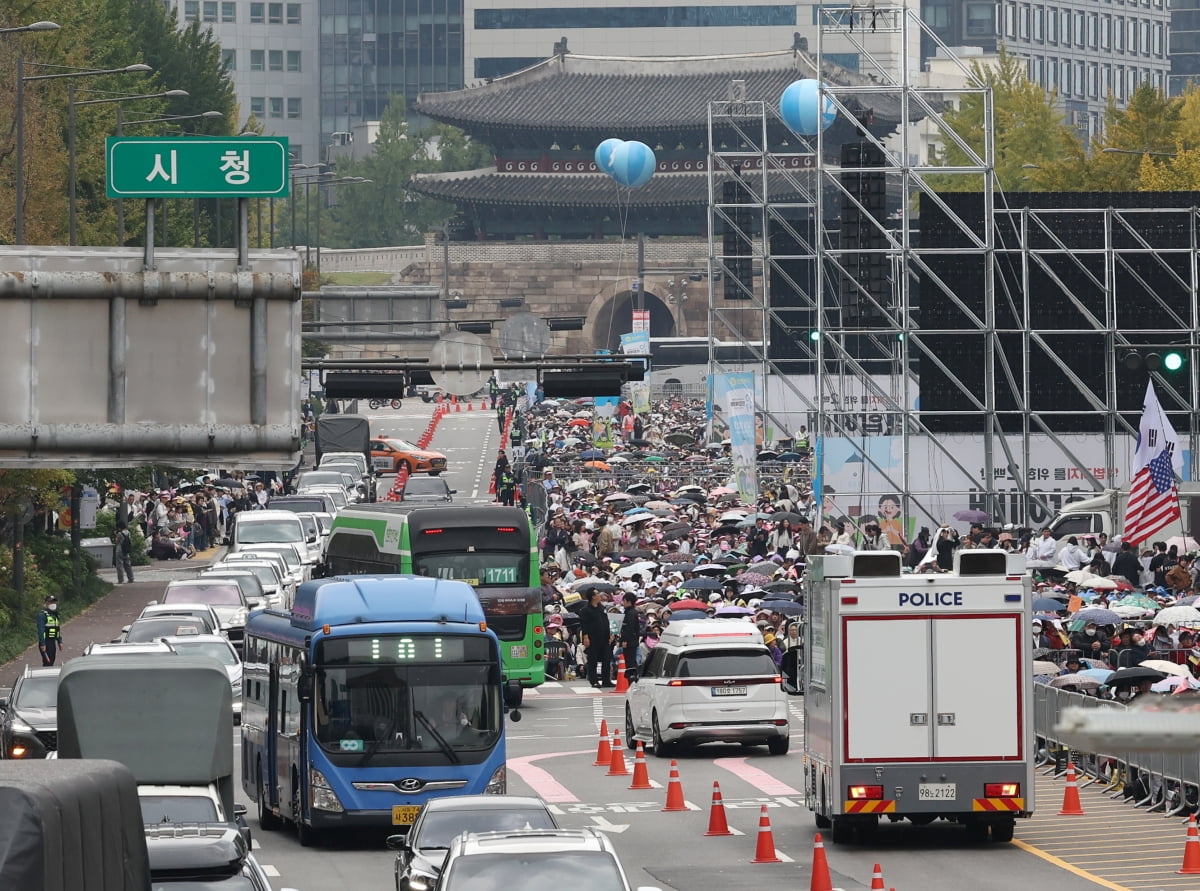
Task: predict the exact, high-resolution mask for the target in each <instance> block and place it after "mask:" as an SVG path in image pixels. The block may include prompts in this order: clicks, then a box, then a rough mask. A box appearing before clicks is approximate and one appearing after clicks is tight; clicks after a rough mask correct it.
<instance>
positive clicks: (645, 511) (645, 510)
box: [624, 504, 650, 517]
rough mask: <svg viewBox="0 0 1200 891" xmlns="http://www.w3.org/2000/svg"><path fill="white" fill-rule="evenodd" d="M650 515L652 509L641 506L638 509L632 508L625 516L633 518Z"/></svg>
mask: <svg viewBox="0 0 1200 891" xmlns="http://www.w3.org/2000/svg"><path fill="white" fill-rule="evenodd" d="M648 513H650V509H649V508H648V507H642V506H641V505H640V504H639V505H638V506H637V507H631V508H629V510H627V511H625V513H624V516H626V517H632V516H633V515H634V514H648Z"/></svg>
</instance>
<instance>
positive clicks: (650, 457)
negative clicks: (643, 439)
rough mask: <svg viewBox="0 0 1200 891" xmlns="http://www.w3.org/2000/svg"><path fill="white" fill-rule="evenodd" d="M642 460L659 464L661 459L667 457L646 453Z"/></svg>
mask: <svg viewBox="0 0 1200 891" xmlns="http://www.w3.org/2000/svg"><path fill="white" fill-rule="evenodd" d="M642 460H643V461H645V462H647V463H648V464H661V463H662V462H663V461H666V460H667V457H666V455H647V456H646V457H645V458H643V459H642Z"/></svg>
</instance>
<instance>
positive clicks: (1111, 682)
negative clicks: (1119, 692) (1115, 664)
mask: <svg viewBox="0 0 1200 891" xmlns="http://www.w3.org/2000/svg"><path fill="white" fill-rule="evenodd" d="M1164 677H1166V674H1164V673H1163V672H1161V671H1155V670H1154V669H1153V668H1143V667H1142V666H1141V665H1135V666H1133V667H1132V668H1122V669H1121V670H1120V671H1114V672H1113V673H1112V674H1111V675H1109V678H1108V681H1107V682H1106V683H1107V684H1108V686H1110V687H1119V686H1122V685H1124V684H1140V683H1141V682H1142V681H1161V680H1162V679H1163V678H1164Z"/></svg>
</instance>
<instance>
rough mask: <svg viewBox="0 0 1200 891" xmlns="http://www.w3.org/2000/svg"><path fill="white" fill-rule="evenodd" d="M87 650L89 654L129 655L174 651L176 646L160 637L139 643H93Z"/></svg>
mask: <svg viewBox="0 0 1200 891" xmlns="http://www.w3.org/2000/svg"><path fill="white" fill-rule="evenodd" d="M164 637H165V635H164ZM87 651H88V655H89V656H98V655H102V654H104V653H115V654H117V655H119V656H127V655H129V654H130V653H174V652H175V648H174V647H173V646H171V645H170V644H167V643H163V641H162V639H161V638H159V639H156V640H147V641H140V642H138V643H124V642H113V643H92V644H88V647H87Z"/></svg>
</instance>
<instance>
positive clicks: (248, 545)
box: [229, 510, 317, 579]
mask: <svg viewBox="0 0 1200 891" xmlns="http://www.w3.org/2000/svg"><path fill="white" fill-rule="evenodd" d="M260 545H291V546H293V547H295V549H296V553H297V554H298V555H299V557H300V562H301V563H304V564H306V565H308V566H310V567H311V566H312V565H314V564H315V563H316V562H317V554H316V553H315V549H314V552H313V553H311V554H310V553H309V551H308V536H306V535H305V534H304V526H303V524H301V522H300V520H299V518H297V516H296V515H295V514H294V513H292V512H291V511H288V510H248V511H243V512H242V513H239V514H238V515H237V519H236V520H235V521H234V523H233V536H232V537H231V538H230V542H229V550H230V551H232V552H233V553H235V554H236V553H237V552H238V551H253V550H258V549H259V546H260ZM309 574H311V572H310V573H309ZM305 578H306V579H307V578H308V575H306V576H305Z"/></svg>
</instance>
